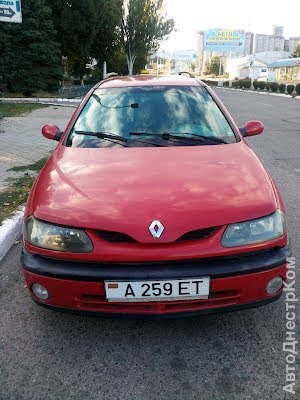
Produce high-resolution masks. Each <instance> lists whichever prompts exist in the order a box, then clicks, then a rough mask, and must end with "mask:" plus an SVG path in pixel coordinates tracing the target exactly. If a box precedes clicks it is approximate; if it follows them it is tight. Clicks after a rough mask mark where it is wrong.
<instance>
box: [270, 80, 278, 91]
mask: <svg viewBox="0 0 300 400" xmlns="http://www.w3.org/2000/svg"><path fill="white" fill-rule="evenodd" d="M270 87H271V90H272V92H273V93H277V92H278V83H277V82H271V85H270Z"/></svg>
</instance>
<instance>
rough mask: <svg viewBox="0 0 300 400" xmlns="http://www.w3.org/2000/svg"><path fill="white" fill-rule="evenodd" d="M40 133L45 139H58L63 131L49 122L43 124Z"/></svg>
mask: <svg viewBox="0 0 300 400" xmlns="http://www.w3.org/2000/svg"><path fill="white" fill-rule="evenodd" d="M42 134H43V136H45V138H47V139H50V140H57V141H59V140H60V138H61V135H62V134H63V132H61V131H60V129H59V128H58V127H57V126H56V125H51V124H49V125H45V126H43V129H42Z"/></svg>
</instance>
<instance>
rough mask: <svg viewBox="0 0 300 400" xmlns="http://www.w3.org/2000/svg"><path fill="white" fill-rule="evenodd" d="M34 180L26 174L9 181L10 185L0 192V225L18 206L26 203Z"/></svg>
mask: <svg viewBox="0 0 300 400" xmlns="http://www.w3.org/2000/svg"><path fill="white" fill-rule="evenodd" d="M34 180H35V177H34V176H30V175H28V174H26V175H24V176H22V177H20V178H12V179H10V183H11V185H10V186H8V187H7V188H5V189H4V190H3V191H1V192H0V223H1V221H3V220H4V219H6V218H8V217H10V216H11V215H12V214H13V212H14V211H15V210H16V208H17V207H18V206H20V205H22V204H24V203H26V200H27V197H28V193H29V191H30V189H31V186H32V185H33V182H34Z"/></svg>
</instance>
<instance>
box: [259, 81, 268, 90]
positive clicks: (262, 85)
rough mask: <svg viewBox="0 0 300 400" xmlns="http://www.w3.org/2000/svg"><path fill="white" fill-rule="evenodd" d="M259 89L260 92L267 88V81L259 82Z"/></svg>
mask: <svg viewBox="0 0 300 400" xmlns="http://www.w3.org/2000/svg"><path fill="white" fill-rule="evenodd" d="M258 87H259V88H260V90H264V89H265V87H266V82H265V81H259V82H258Z"/></svg>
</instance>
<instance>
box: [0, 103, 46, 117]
mask: <svg viewBox="0 0 300 400" xmlns="http://www.w3.org/2000/svg"><path fill="white" fill-rule="evenodd" d="M44 107H47V106H46V105H45V104H37V103H36V104H35V103H33V104H28V103H0V119H1V118H9V117H18V116H19V115H22V114H27V113H30V112H31V111H34V110H37V109H38V108H44Z"/></svg>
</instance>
